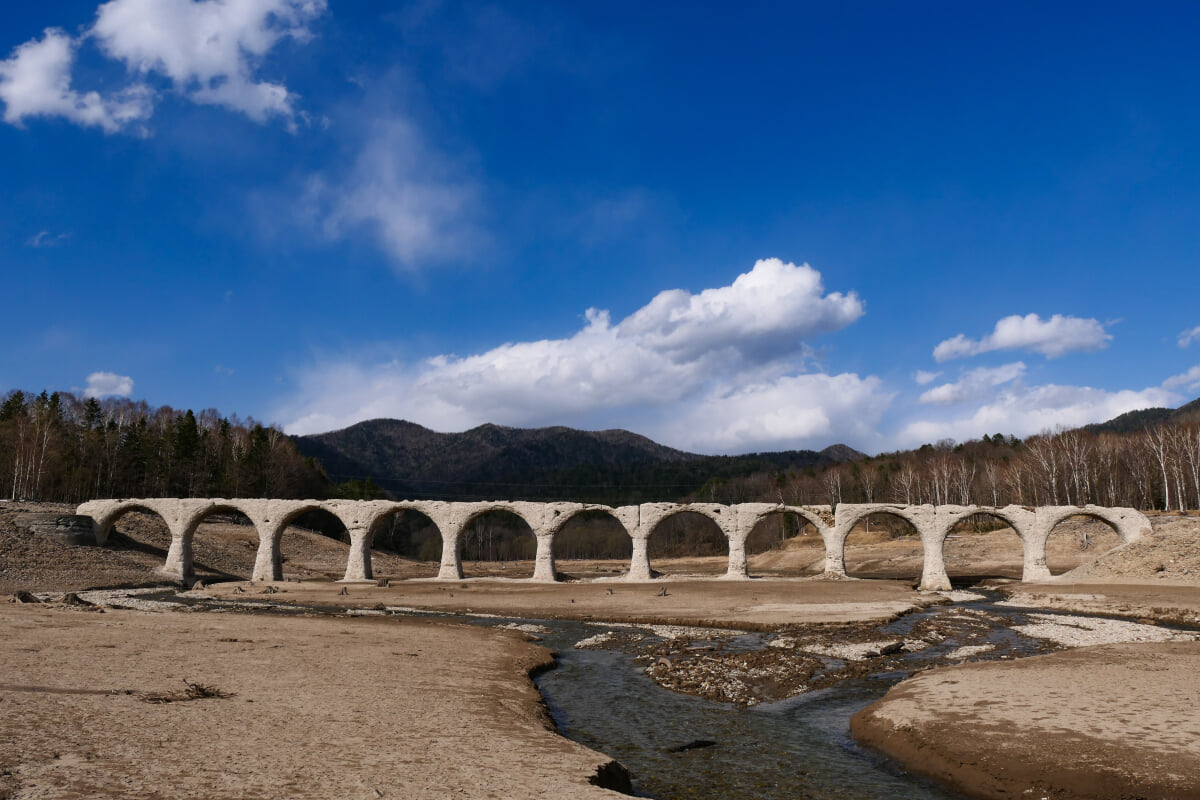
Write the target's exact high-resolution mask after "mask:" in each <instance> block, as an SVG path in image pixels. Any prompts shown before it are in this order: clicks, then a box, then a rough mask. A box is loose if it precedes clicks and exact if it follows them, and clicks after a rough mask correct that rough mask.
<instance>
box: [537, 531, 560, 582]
mask: <svg viewBox="0 0 1200 800" xmlns="http://www.w3.org/2000/svg"><path fill="white" fill-rule="evenodd" d="M536 538H537V556H536V557H535V560H534V563H533V580H535V581H537V582H539V583H554V582H555V581H556V580H558V573H557V572H556V571H555V568H554V533H553V532H552V531H551V532H546V533H539V534H536Z"/></svg>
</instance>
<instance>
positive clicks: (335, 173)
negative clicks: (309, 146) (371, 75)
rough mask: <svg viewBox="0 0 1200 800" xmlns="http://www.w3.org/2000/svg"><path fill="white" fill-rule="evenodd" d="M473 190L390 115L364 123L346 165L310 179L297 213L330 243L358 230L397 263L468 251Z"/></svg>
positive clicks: (472, 239)
mask: <svg viewBox="0 0 1200 800" xmlns="http://www.w3.org/2000/svg"><path fill="white" fill-rule="evenodd" d="M479 193H480V190H479V187H478V185H477V184H476V183H475V182H474V181H473V180H472V179H471V178H470V177H468V176H467V175H466V174H464V171H463V170H461V169H460V168H458V167H457V165H456V164H455V163H454V162H453V161H452V160H451V159H449V158H448V157H446V156H444V155H443V154H442V153H440V152H438V151H437V150H436V149H434V148H432V147H430V146H429V145H428V144H427V143H426V141H425V138H424V137H423V136H422V135H421V132H420V131H419V130H418V129H417V127H416V126H415V125H414V124H413V123H411V122H410V121H408V120H407V119H406V118H405V117H404V116H403V115H401V114H399V113H393V114H390V115H388V116H384V117H381V118H378V119H375V120H374V121H372V122H370V123H368V124H367V125H366V128H365V134H364V136H363V137H362V139H361V141H359V142H357V143H356V148H355V150H354V155H353V157H352V159H351V161H350V163H349V164H348V165H347V166H346V167H345V168H344V169H339V170H329V171H326V172H322V173H319V174H315V175H312V176H310V177H309V179H308V182H307V187H306V190H305V192H304V193H303V195H302V198H301V203H300V206H299V213H300V215H301V217H302V218H304V219H306V220H309V221H312V222H314V223H316V224H317V226H318V227H319V230H321V231H322V232H323V233H324V235H325V237H326V238H328V239H331V240H341V239H351V238H354V237H357V236H360V235H365V236H366V237H368V238H369V239H370V240H371V241H372V242H374V243H375V244H376V245H377V246H378V247H379V248H381V249H382V250H383V251H384V252H385V253H386V254H387V255H388V257H389V258H390V260H391V262H392V263H393V264H394V265H395V266H396V267H398V268H400V269H404V270H411V269H416V268H418V267H421V266H425V265H428V264H429V263H431V262H443V261H447V260H450V259H454V258H459V257H462V256H465V255H467V254H469V253H472V252H474V251H475V250H476V249H477V248H478V247H479V245H480V244H481V242H482V241H484V240H485V235H484V233H483V232H482V229H481V228H480V227H479V226H478V224H477V222H476V220H477V217H478V214H479V202H480V201H479Z"/></svg>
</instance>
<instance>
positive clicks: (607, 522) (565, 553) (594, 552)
mask: <svg viewBox="0 0 1200 800" xmlns="http://www.w3.org/2000/svg"><path fill="white" fill-rule="evenodd" d="M553 551H554V561H555V563H556V564H557V571H558V573H559V576H560V577H561V578H566V579H568V580H571V579H583V578H597V577H605V576H608V577H611V576H614V575H621V574H623V573H625V572H627V571H628V570H629V560H630V559H631V558H632V557H633V539H631V538H630V537H629V532H628V531H626V530H625V526H624V525H622V524H621V523H620V521H619V520H618V519H617V518H616V517H614V516H613V515H612V514H611V513H610V512H608V511H602V510H599V509H593V510H586V511H580V512H579V513H577V514H575V515H574V516H572V517H571V518H570V519H569V520H567V521H566V522H565V523H564V524H563V526H562V527H561V528H559V529H558V532H557V533H556V534H554V545H553Z"/></svg>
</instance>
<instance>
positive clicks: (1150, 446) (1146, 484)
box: [688, 414, 1200, 511]
mask: <svg viewBox="0 0 1200 800" xmlns="http://www.w3.org/2000/svg"><path fill="white" fill-rule="evenodd" d="M1198 417H1200V415H1197V414H1191V415H1184V416H1183V417H1179V418H1173V419H1171V420H1169V421H1165V422H1159V423H1157V424H1154V425H1151V426H1150V427H1147V428H1145V429H1143V430H1139V431H1133V432H1126V433H1119V432H1112V431H1104V430H1101V431H1099V432H1093V431H1089V430H1086V429H1083V428H1072V429H1067V428H1060V429H1059V430H1056V431H1044V432H1042V433H1040V434H1038V435H1036V436H1031V437H1029V438H1027V439H1024V440H1021V439H1018V438H1016V437H1014V436H1005V435H1003V434H995V435H984V436H983V437H982V438H981V439H975V440H972V441H968V442H962V443H958V442H955V441H953V440H951V439H946V440H943V441H940V442H937V443H936V444H926V445H923V446H921V447H920V448H918V449H916V450H909V451H903V452H895V453H884V454H882V455H879V456H874V457H870V458H865V459H860V460H857V461H853V462H849V463H843V464H836V465H832V466H829V467H826V468H824V469H822V470H803V471H800V472H780V473H774V474H770V473H760V474H757V475H753V476H750V477H749V478H744V479H739V480H729V481H710V482H709V483H708V484H706V485H705V487H704V488H703V489H701V490H700V491H699V492H696V493H694V494H693V495H692V496H691V497H689V498H688V499H691V500H696V501H710V502H723V503H740V502H780V503H787V504H791V505H824V504H831V505H837V504H838V503H904V504H909V505H919V504H925V503H930V504H933V505H987V506H1004V505H1008V504H1010V503H1011V504H1015V505H1024V506H1039V505H1076V506H1081V505H1086V504H1089V503H1092V504H1095V505H1103V506H1128V507H1132V508H1138V509H1143V510H1148V509H1162V510H1175V511H1185V510H1189V509H1200V418H1198Z"/></svg>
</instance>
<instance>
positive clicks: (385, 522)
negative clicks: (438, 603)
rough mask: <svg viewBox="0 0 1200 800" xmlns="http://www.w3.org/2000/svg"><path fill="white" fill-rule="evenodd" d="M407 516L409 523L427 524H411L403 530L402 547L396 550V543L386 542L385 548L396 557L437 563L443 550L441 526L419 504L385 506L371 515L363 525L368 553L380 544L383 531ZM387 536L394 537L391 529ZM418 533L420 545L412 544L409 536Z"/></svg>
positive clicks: (427, 510) (429, 511) (389, 504)
mask: <svg viewBox="0 0 1200 800" xmlns="http://www.w3.org/2000/svg"><path fill="white" fill-rule="evenodd" d="M402 517H408V518H409V519H410V520H415V518H418V517H419V518H420V519H421V520H424V521H425V522H427V524H425V525H419V526H418V525H413V524H412V523H411V522H410V523H409V524H407V525H406V526H405V527H406V528H408V530H407V531H406V533H407V537H408V539H407V541H406V542H405V543H404V545H403V547H398V546H397V543H396V542H395V541H394V539H393V540H389V542H388V544H389V545H390V547H389V549H391V550H392V551H393V552H395V553H396V554H397V555H399V556H401V557H403V558H408V559H412V560H414V561H417V562H420V563H428V562H431V563H433V564H440V562H441V558H442V549H443V539H444V537H443V535H442V526H441V525H440V524H439V523H438V520H437V519H436V518H434V516H432V513H431V510H430V509H428V508H426V507H424V506H422V505H421V504H419V503H388V504H387V505H386V507H384V508H382V509H381V510H379V511H378V512H377V513H376V514H374V515H373V516H372V517H371V518H370V521H369V522H368V523H367V526H366V527H367V534H366V546H367V547H368V548H370V549H371V550H374V549H376V548H377V547H378V546H379V545H380V537H381V536H383V535H384V531H385V528H389V527H393V528H394V526H395V523H396V521H397V520H398V519H400V518H402ZM430 530H432V532H433V535H432V536H429V535H428V531H430ZM388 533H389V535H394V530H393V531H389V532H388ZM418 533H423V534H425V535H423V536H422V537H421V539H420V542H421V543H420V544H415V543H414V542H413V540H412V537H413V536H414V535H416V534H418ZM436 574H437V572H436V571H434V573H433V574H432V575H428V576H422V575H417V576H414V577H434V576H436Z"/></svg>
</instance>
